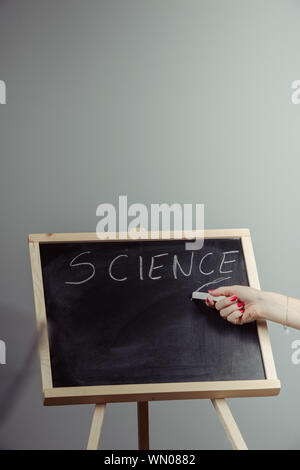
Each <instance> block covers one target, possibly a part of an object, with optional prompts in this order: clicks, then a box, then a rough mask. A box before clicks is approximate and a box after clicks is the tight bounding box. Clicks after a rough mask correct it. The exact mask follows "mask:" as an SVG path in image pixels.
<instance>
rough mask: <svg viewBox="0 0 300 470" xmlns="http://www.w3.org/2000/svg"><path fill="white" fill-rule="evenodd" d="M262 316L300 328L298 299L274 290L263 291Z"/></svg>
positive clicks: (299, 301)
mask: <svg viewBox="0 0 300 470" xmlns="http://www.w3.org/2000/svg"><path fill="white" fill-rule="evenodd" d="M262 294H263V305H262V317H263V318H264V319H265V320H270V321H273V322H275V323H280V324H282V325H286V326H289V327H291V328H296V329H298V330H300V300H299V299H295V298H293V297H287V296H286V295H281V294H277V293H274V292H264V293H262Z"/></svg>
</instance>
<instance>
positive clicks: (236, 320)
mask: <svg viewBox="0 0 300 470" xmlns="http://www.w3.org/2000/svg"><path fill="white" fill-rule="evenodd" d="M242 320H243V314H242V313H241V310H235V311H234V312H232V313H231V314H230V315H228V317H227V321H229V322H230V323H233V324H234V325H238V324H239V325H241V324H242Z"/></svg>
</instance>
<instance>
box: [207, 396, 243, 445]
mask: <svg viewBox="0 0 300 470" xmlns="http://www.w3.org/2000/svg"><path fill="white" fill-rule="evenodd" d="M211 402H212V404H213V405H214V407H215V410H216V412H217V414H218V416H219V418H220V421H221V423H222V425H223V427H224V429H225V432H226V434H227V437H228V439H229V440H230V442H231V445H232V447H233V448H234V449H235V450H248V448H247V445H246V443H245V441H244V439H243V436H242V435H241V432H240V430H239V428H238V426H237V424H236V422H235V420H234V417H233V416H232V414H231V411H230V409H229V406H228V404H227V402H226V401H225V400H224V399H223V398H222V399H221V398H217V399H213V400H211Z"/></svg>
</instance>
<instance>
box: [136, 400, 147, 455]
mask: <svg viewBox="0 0 300 470" xmlns="http://www.w3.org/2000/svg"><path fill="white" fill-rule="evenodd" d="M137 408H138V410H137V411H138V432H139V450H149V410H148V402H147V401H141V402H138V404H137Z"/></svg>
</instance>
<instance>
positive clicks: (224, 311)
mask: <svg viewBox="0 0 300 470" xmlns="http://www.w3.org/2000/svg"><path fill="white" fill-rule="evenodd" d="M238 310H239V309H238V308H237V305H236V304H232V305H229V307H226V308H223V309H222V310H220V316H221V317H222V318H227V317H228V316H229V315H231V314H232V313H233V312H236V311H238ZM241 315H242V314H241V313H240V316H241Z"/></svg>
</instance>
